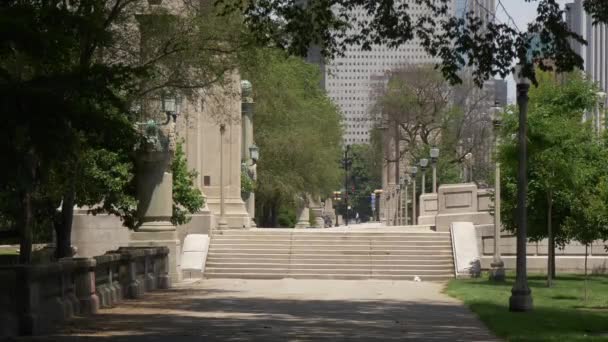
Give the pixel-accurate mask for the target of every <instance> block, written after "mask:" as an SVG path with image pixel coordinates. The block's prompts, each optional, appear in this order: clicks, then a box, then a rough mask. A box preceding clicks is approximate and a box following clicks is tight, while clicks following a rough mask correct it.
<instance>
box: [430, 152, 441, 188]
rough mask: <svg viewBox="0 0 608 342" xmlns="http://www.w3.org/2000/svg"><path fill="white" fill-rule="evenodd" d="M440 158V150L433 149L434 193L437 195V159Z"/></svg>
mask: <svg viewBox="0 0 608 342" xmlns="http://www.w3.org/2000/svg"><path fill="white" fill-rule="evenodd" d="M438 158H439V149H438V148H437V147H433V148H431V166H432V168H433V193H437V159H438Z"/></svg>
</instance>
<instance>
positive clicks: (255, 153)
mask: <svg viewBox="0 0 608 342" xmlns="http://www.w3.org/2000/svg"><path fill="white" fill-rule="evenodd" d="M249 157H250V158H251V159H253V160H254V161H256V162H257V161H258V159H259V158H260V149H259V148H258V146H257V145H256V144H253V145H251V146H249Z"/></svg>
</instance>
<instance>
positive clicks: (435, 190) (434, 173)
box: [433, 163, 437, 194]
mask: <svg viewBox="0 0 608 342" xmlns="http://www.w3.org/2000/svg"><path fill="white" fill-rule="evenodd" d="M433 193H434V194H436V193H437V163H433Z"/></svg>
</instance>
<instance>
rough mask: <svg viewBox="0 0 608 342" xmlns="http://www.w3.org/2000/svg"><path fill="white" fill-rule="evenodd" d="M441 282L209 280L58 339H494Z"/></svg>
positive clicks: (82, 323) (109, 312) (75, 327)
mask: <svg viewBox="0 0 608 342" xmlns="http://www.w3.org/2000/svg"><path fill="white" fill-rule="evenodd" d="M441 289H442V285H441V284H436V283H425V282H418V283H416V282H408V281H373V280H369V281H347V280H294V279H283V280H234V279H231V280H226V279H210V280H203V281H199V282H196V283H192V284H189V285H181V286H179V287H178V288H174V289H172V290H169V291H162V292H161V291H159V292H152V293H149V294H146V296H145V297H144V298H143V299H142V300H138V301H127V302H125V303H122V304H121V305H119V306H118V307H116V308H114V309H106V310H101V312H100V313H99V314H98V315H97V316H94V317H93V318H86V319H76V320H74V321H72V322H71V323H69V325H68V326H67V327H66V328H65V329H64V331H63V332H62V333H61V334H60V335H61V336H57V335H56V336H49V337H44V338H36V340H40V339H42V340H49V341H50V340H52V341H81V340H82V341H93V342H95V341H169V342H178V341H179V342H181V341H184V342H186V341H187V342H193V341H264V342H266V341H398V340H405V341H411V340H419V341H494V340H495V338H494V337H493V336H492V335H491V334H490V333H489V332H488V331H487V329H486V328H485V327H484V326H483V325H482V324H481V322H479V320H478V319H477V318H476V317H475V316H474V315H473V314H472V313H471V312H470V311H469V310H468V309H466V308H465V307H464V306H463V305H461V304H460V303H459V302H458V301H456V300H454V299H451V298H449V297H448V296H446V295H444V294H442V293H441Z"/></svg>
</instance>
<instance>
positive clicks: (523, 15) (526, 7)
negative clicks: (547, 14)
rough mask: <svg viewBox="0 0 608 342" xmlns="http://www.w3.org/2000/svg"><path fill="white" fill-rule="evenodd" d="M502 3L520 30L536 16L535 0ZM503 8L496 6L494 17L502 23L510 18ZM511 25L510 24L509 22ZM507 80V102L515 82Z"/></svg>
mask: <svg viewBox="0 0 608 342" xmlns="http://www.w3.org/2000/svg"><path fill="white" fill-rule="evenodd" d="M572 1H573V0H570V1H566V0H558V1H557V2H558V3H560V5H562V6H563V5H564V4H565V3H566V2H572ZM497 2H498V1H497ZM502 4H503V5H504V7H505V10H506V11H507V12H508V13H509V14H510V15H511V17H512V18H513V21H515V24H516V25H517V27H518V28H519V29H520V30H522V31H523V30H525V29H526V27H527V25H528V23H529V22H531V21H533V20H534V18H535V17H536V6H537V4H538V2H537V1H531V2H528V1H525V0H502ZM505 10H503V9H502V8H501V7H499V8H498V11H497V14H496V17H497V18H498V20H500V21H501V22H503V23H506V22H510V21H511V20H510V19H509V17H508V16H507V15H506V14H505ZM511 25H512V24H511ZM507 82H508V95H507V96H508V99H509V102H511V103H512V102H515V82H514V81H513V76H509V77H507Z"/></svg>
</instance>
